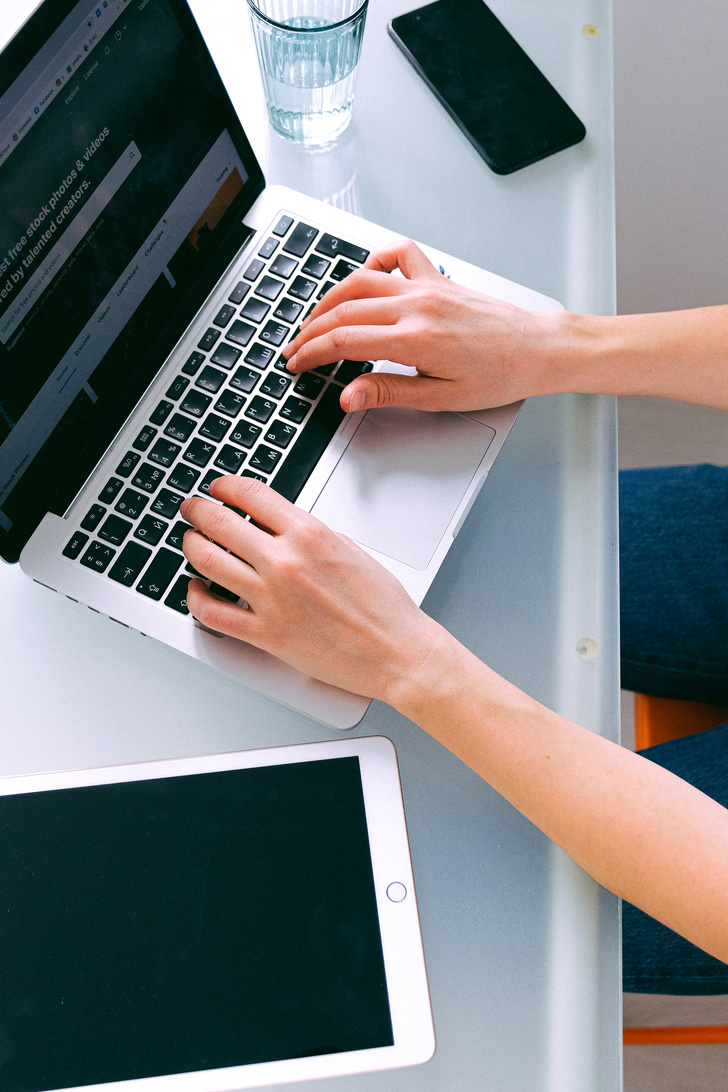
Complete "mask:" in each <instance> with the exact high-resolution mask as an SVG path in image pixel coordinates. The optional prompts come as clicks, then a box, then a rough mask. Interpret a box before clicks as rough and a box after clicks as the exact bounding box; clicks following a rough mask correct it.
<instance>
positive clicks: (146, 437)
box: [131, 425, 157, 451]
mask: <svg viewBox="0 0 728 1092" xmlns="http://www.w3.org/2000/svg"><path fill="white" fill-rule="evenodd" d="M156 435H157V430H156V428H152V426H151V425H145V426H144V428H143V429H142V431H141V432H140V433H139V435H138V436H137V438H136V440H135V441H134V443H133V444H132V445H131V446H132V447H135V448H136V449H137V451H146V450H147V448H148V447H149V445H150V444H151V442H152V440H153V439H154V437H155V436H156Z"/></svg>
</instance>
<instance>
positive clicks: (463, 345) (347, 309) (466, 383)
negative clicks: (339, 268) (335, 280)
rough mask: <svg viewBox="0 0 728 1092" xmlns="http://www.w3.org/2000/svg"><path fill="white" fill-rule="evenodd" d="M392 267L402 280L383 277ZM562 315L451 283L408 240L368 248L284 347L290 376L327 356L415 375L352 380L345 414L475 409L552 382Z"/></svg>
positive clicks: (551, 386) (541, 390) (545, 388)
mask: <svg viewBox="0 0 728 1092" xmlns="http://www.w3.org/2000/svg"><path fill="white" fill-rule="evenodd" d="M394 269H399V270H400V272H401V273H402V274H403V276H401V277H391V276H388V272H389V271H390V270H394ZM563 316H564V312H560V311H554V312H543V311H526V310H523V309H522V308H519V307H516V306H514V305H513V304H511V303H506V302H504V301H503V300H499V299H495V298H493V297H490V296H486V295H483V294H482V293H480V292H474V291H472V290H471V289H468V288H463V287H462V286H461V285H457V284H453V283H452V282H451V281H449V280H447V278H446V277H443V275H442V274H441V273H439V272H438V271H437V270H436V269H435V267H434V266H433V265H432V263H431V262H430V261H429V260H428V259H427V258H426V257H425V255H424V254H423V253H422V251H421V250H420V249H419V247H418V246H416V244H415V243H413V242H403V243H398V244H396V245H395V246H392V247H390V248H388V249H386V250H380V251H377V252H376V253H374V254H371V255H370V256H369V258H368V259H367V261H366V263H365V267H364V269H362V270H357V271H356V272H355V273H352V274H350V276H348V277H347V278H346V279H345V280H344V281H342V282H341V283H339V284H337V285H335V286H334V287H333V288H331V289H329V291H328V292H327V293H326V295H325V296H324V297H323V299H322V300H321V301H320V302H319V303H318V304H317V306H316V308H315V309H314V311H313V312H312V313H311V315H310V316H309V318H308V319H307V320H306V321H305V322H304V323H303V324H302V328H301V331H300V333H299V334H298V335H297V337H296V338H295V339H294V340H293V341H292V342H291V344H290V345H289V346H287V347H286V348H285V349H284V350H283V352H284V355H285V356H286V357H287V359H288V367H289V370H290V371H293V372H304V371H308V370H310V369H311V368H316V367H319V366H321V365H323V364H330V363H332V362H333V361H335V360H342V359H348V360H391V361H394V362H396V363H398V364H403V365H405V366H409V367H413V368H416V369H417V373H418V374H417V375H416V376H407V375H400V374H395V373H391V372H389V373H388V372H377V373H370V374H368V375H363V376H360V377H359V378H357V379H355V380H354V381H353V382H352V383H350V384H349V385H348V386H347V387H346V388H345V389H344V392H343V394H342V397H341V405H342V407H343V408H344V409H345V410H347V411H354V410H362V409H369V408H371V407H374V406H389V405H397V406H409V407H414V408H416V409H425V410H461V411H464V410H474V409H485V408H487V407H490V406H502V405H507V404H508V403H510V402H514V401H517V400H518V399H520V398H524V397H527V396H528V395H534V394H545V393H550V392H551V391H553V390H556V389H564V388H563V387H560V385H559V383H558V381H557V380H556V378H555V373H556V371H557V370H558V365H559V362H560V361H561V358H562V355H563V353H562V351H561V350H562V349H563V342H564V337H565V334H564V330H563V326H564V322H563Z"/></svg>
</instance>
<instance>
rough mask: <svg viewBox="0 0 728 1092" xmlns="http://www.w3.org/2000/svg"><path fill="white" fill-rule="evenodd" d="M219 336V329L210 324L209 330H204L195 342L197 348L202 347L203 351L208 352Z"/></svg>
mask: <svg viewBox="0 0 728 1092" xmlns="http://www.w3.org/2000/svg"><path fill="white" fill-rule="evenodd" d="M219 337H220V331H219V330H215V329H214V327H212V326H211V327H210V328H209V330H206V331H205V333H204V334H203V335H202V337H201V338H200V340H199V341H198V342H197V348H198V349H202V351H203V353H209V351H210V349H212V348H213V346H214V345H215V344H216V342H217V339H218V338H219Z"/></svg>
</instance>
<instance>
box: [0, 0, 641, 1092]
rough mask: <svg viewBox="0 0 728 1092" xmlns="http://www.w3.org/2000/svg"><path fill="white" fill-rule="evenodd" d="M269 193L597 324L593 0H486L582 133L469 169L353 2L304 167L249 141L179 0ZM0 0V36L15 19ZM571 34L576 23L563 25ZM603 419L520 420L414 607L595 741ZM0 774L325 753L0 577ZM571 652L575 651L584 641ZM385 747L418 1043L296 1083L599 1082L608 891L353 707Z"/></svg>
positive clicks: (393, 727) (483, 792)
mask: <svg viewBox="0 0 728 1092" xmlns="http://www.w3.org/2000/svg"><path fill="white" fill-rule="evenodd" d="M191 6H192V8H193V10H194V12H195V14H196V16H197V18H198V21H199V23H200V25H201V27H202V29H203V31H204V33H205V36H206V38H207V40H208V43H209V46H210V49H211V51H212V53H213V56H214V57H215V60H216V62H217V64H218V67H219V69H220V72H221V74H222V76H223V78H224V80H225V82H226V84H227V85H228V88H229V91H230V94H231V97H232V99H233V101H234V103H235V105H236V108H237V110H238V112H239V114H240V116H241V118H242V120H243V124H244V125H245V127H246V130H247V131H248V133H249V136H250V138H251V141H252V143H253V146H254V148H255V150H256V153H257V154H258V156H259V158H260V159H261V162H262V164H263V167H264V170H265V173H266V177H267V179H268V181H269V182H280V183H284V184H286V185H288V186H292V187H293V188H296V189H300V190H302V191H304V192H306V193H309V194H311V195H312V196H315V197H319V198H323V199H324V200H327V201H330V202H331V203H333V204H336V205H340V206H341V207H344V208H346V209H348V210H349V211H352V212H355V213H358V214H360V215H363V216H364V217H366V218H367V219H369V220H374V221H377V222H379V223H381V224H383V225H385V226H386V227H389V228H392V229H394V230H396V231H398V232H401V233H402V234H404V235H410V236H412V237H414V238H415V239H419V240H421V241H422V242H425V243H428V244H431V245H433V246H436V247H439V248H441V249H442V250H443V251H446V252H449V253H451V254H455V255H457V256H458V257H461V258H464V259H466V260H468V261H470V262H473V263H475V264H478V265H482V266H484V267H486V268H489V269H492V270H493V271H494V272H496V273H499V274H501V275H503V276H506V277H509V278H511V279H513V280H517V281H520V282H522V283H524V284H526V285H528V286H529V287H531V288H534V289H537V290H539V291H540V292H543V293H545V294H547V295H549V296H552V297H555V298H556V299H559V300H561V302H562V303H563V304H564V305H565V306H566V307H568V308H570V309H573V310H581V311H593V312H600V313H603V314H608V313H610V312H612V311H613V309H614V303H615V295H614V213H613V170H612V169H613V134H612V83H611V80H612V57H611V50H612V32H611V3H610V0H590V2H589V3H587V2H586V0H492V3H491V5H490V6H491V7H492V8H493V10H494V11H495V13H496V14H497V15H498V16H499V18H501V19H502V21H503V22H504V23H505V24H506V26H507V27H508V28H509V29H510V30H511V32H512V33H513V34H514V35H515V37H516V38H517V39H518V41H519V42H520V43H521V45H523V47H524V48H525V49H526V50H527V52H528V53H529V54H530V55H531V57H532V58H533V59H534V61H535V62H536V63H537V64H538V66H539V67H540V68H541V69H542V71H543V72H544V73H545V74H546V75H547V77H548V78H549V79H550V80H551V82H552V83H554V84H555V86H556V87H557V89H558V90H559V91H560V92H561V93H562V94H563V95H564V97H565V98H566V99H567V101H568V102H569V103H570V105H571V106H572V107H573V108H574V110H575V111H576V113H577V114H578V115H579V116H580V117H581V119H582V120H583V121H584V123H585V125H586V128H587V138H586V140H585V141H584V143H583V144H581V145H579V146H577V147H575V148H571V149H569V150H567V151H566V152H562V153H560V154H558V155H556V156H553V157H551V158H550V159H547V160H545V161H543V162H541V163H538V164H535V165H533V166H531V167H528V168H526V169H524V170H522V171H519V172H517V173H515V174H513V175H509V176H504V177H500V176H497V175H495V174H493V173H491V172H490V170H489V169H488V168H487V166H486V165H485V164H484V163H483V161H482V160H481V159H480V158H479V156H478V155H477V153H476V152H475V150H474V149H473V148H472V147H471V145H470V144H469V143H468V141H467V140H466V139H465V137H463V136H462V134H461V133H460V132H459V130H458V129H457V128H456V127H455V125H454V124H453V123H452V122H451V121H450V119H449V118H448V116H447V115H446V113H445V111H444V110H443V109H442V107H440V106H439V104H438V103H437V102H436V101H435V100H434V99H433V98H432V96H431V94H430V93H429V92H428V91H427V89H426V88H425V86H424V84H422V83H421V81H420V80H419V77H418V76H417V75H416V74H415V72H414V71H413V70H412V69H411V68H410V67H409V66H408V63H407V62H406V60H405V59H404V57H403V56H402V55H401V54H400V52H399V51H398V49H397V48H396V46H395V45H394V43H393V42H392V41H391V40H390V39H389V37H388V35H387V32H386V25H387V23H388V21H389V20H390V19H391V18H392V17H393V16H395V15H398V14H401V13H402V12H403V11H406V10H408V8H409V7H412V6H414V5H413V4H411V3H410V4H406V3H403V2H402V0H370V10H369V15H368V22H367V28H366V35H365V42H364V47H363V53H362V60H361V67H360V73H359V83H358V89H357V95H356V101H355V106H354V120H353V122H352V125H351V127H350V129H349V130H348V132H347V133H346V134H345V135H344V136H343V137H342V138H341V139H340V140H339V142H338V143H337V144H336V145H334V146H332V147H330V148H327V149H323V150H321V151H318V152H308V151H306V150H305V149H302V148H298V147H296V146H293V145H290V144H287V143H286V142H284V141H283V140H282V139H281V138H279V137H278V136H277V135H276V134H274V133H273V131H272V130H271V129H270V128H269V126H268V124H267V120H266V115H265V107H264V103H263V98H262V91H261V86H260V80H259V76H258V71H257V63H256V59H255V53H254V49H253V45H252V41H251V38H250V32H249V27H248V23H247V13H246V11H245V10H244V6H245V5H244V0H193V3H192V4H191ZM32 7H33V3H32V2H29V0H3V3H2V5H0V41H1V42H4V41H5V40H6V39H7V38H8V37H9V35H10V34H11V33H12V32H13V31H14V30H15V28H16V27H17V26H18V25H19V24H20V22H22V20H23V19H24V18H25V17H26V16H27V14H28V13H29V12H30V10H32ZM586 25H588V26H590V27H592V28H593V27H596V28H597V31H598V33H596V34H595V33H594V31H593V30H592V31H591V32H587V33H585V32H584V29H583V28H584V27H585V26H586ZM616 533H617V509H616V409H615V406H614V403H613V402H612V400H610V399H604V398H595V397H590V396H577V395H566V396H555V397H548V398H541V399H532V400H531V401H529V402H527V404H526V405H525V407H524V409H523V411H522V413H521V415H520V417H519V419H518V421H517V422H516V425H515V427H514V429H513V431H512V433H511V435H510V437H509V439H508V441H507V443H506V446H505V448H504V450H503V452H502V453H501V455H500V456H499V458H498V460H497V462H496V464H495V466H494V468H493V470H492V472H491V474H490V477H489V479H488V481H487V483H486V486H485V488H484V489H483V491H482V493H481V494H480V497H479V498H478V501H477V502H476V504H475V506H474V508H473V510H472V512H471V514H470V516H469V517H468V519H467V521H466V523H465V525H464V527H463V529H462V531H461V532H460V534H459V536H458V538H457V540H456V542H455V544H454V546H453V548H452V550H451V551H450V554H449V555H448V558H447V560H446V563H445V565H444V567H443V569H442V571H441V572H440V574H439V576H438V578H437V580H436V581H435V584H434V585H433V588H432V590H431V592H430V593H429V595H428V596H427V598H426V600H425V603H424V607H425V609H426V610H427V611H428V612H429V613H431V614H433V615H434V616H435V617H436V618H438V619H439V620H440V621H441V622H442V623H443V624H444V625H446V626H447V627H448V628H449V629H450V630H451V631H452V632H453V633H455V634H456V635H457V636H458V637H459V638H460V639H461V640H462V641H463V642H464V643H465V644H466V645H467V646H468V647H469V648H471V649H472V650H473V651H474V652H475V653H476V654H477V655H479V656H480V657H482V658H483V659H484V660H485V661H486V662H487V663H489V664H490V665H491V667H493V668H494V669H495V670H497V671H499V672H501V673H502V674H503V675H505V676H506V677H507V678H509V679H510V680H511V681H513V682H514V683H516V684H517V685H519V686H520V687H522V688H523V689H524V690H526V691H528V693H530V694H532V695H533V696H534V697H536V698H538V699H539V700H540V701H543V702H545V703H546V704H547V705H549V706H551V707H553V708H554V709H557V710H558V711H559V712H561V713H563V714H564V715H566V716H569V717H570V718H572V719H574V720H576V721H578V722H579V723H581V724H584V725H585V726H586V727H588V728H589V729H591V730H593V731H596V732H599V733H601V734H603V735H605V736H608V737H609V738H612V739H616V738H617V735H618V730H619V728H618V717H619V713H618V705H619V702H618V698H619V690H618V666H619V665H618V610H617V563H616ZM0 612H1V614H0V616H1V617H2V623H3V624H2V628H1V629H0V665H2V666H1V667H0V709H1V710H2V714H1V715H0V775H10V774H22V773H29V772H36V771H40V770H55V769H64V768H70V767H79V766H92V765H93V766H95V765H102V764H107V763H118V762H131V761H139V760H145V759H155V758H167V757H172V756H178V755H179V756H181V755H194V754H202V753H210V752H217V751H226V750H237V749H245V748H249V747H260V746H266V745H276V744H286V743H297V742H304V741H310V740H316V739H324V738H330V737H333V736H334V735H335V733H334V732H330V731H327V730H326V729H324V728H322V727H321V726H320V725H318V724H316V723H314V722H312V721H310V720H307V719H306V718H304V717H301V716H298V715H296V714H295V713H293V712H291V711H289V710H286V709H283V708H282V707H280V706H278V705H276V704H275V703H272V702H270V701H267V700H265V699H263V698H259V697H256V696H255V695H253V694H251V693H250V692H248V691H246V690H243V689H242V688H241V687H239V686H238V685H236V684H235V683H233V682H231V681H230V680H227V679H223V678H220V677H218V676H217V675H215V674H213V673H212V672H211V671H210V670H209V669H207V668H205V667H204V666H202V665H201V664H198V663H196V662H193V661H190V660H188V659H187V658H186V657H184V656H182V655H181V654H179V653H177V652H174V651H172V650H170V649H168V648H166V647H163V646H162V645H159V644H157V643H155V642H153V641H151V640H149V639H148V638H145V637H143V636H142V635H141V634H139V633H136V632H133V631H131V630H128V629H126V628H124V627H122V626H120V625H118V624H115V623H114V622H112V621H110V620H109V619H107V618H104V617H102V616H100V615H98V614H95V613H93V612H91V611H90V610H88V609H87V608H85V607H83V606H80V605H79V604H77V603H74V602H71V601H70V600H68V599H65V598H62V597H61V596H60V595H56V594H53V593H52V592H50V591H48V590H47V589H45V588H43V587H40V586H38V585H35V584H33V583H32V582H31V581H30V580H28V578H27V577H25V576H23V574H22V573H21V572H20V570H19V568H18V567H17V566H14V567H8V566H2V567H0ZM585 639H589V640H586V641H585ZM355 732H357V733H360V734H376V733H381V734H384V735H387V736H389V737H390V738H391V739H392V740H393V741H394V742H395V745H396V747H397V751H398V754H399V760H400V766H401V773H402V783H403V789H404V798H405V807H406V811H407V819H408V825H409V832H410V839H411V846H412V856H413V862H414V869H415V878H416V881H417V891H418V898H419V904H420V912H421V920H422V928H423V937H424V944H425V952H426V957H427V965H428V972H429V977H430V987H431V993H432V1002H433V1010H434V1018H435V1028H436V1034H437V1043H438V1045H437V1051H436V1053H435V1055H434V1058H433V1059H432V1060H431V1061H430V1062H428V1063H427V1064H426V1065H424V1066H419V1067H416V1068H410V1069H404V1070H397V1071H391V1072H383V1073H376V1074H369V1075H365V1076H359V1077H352V1078H346V1079H340V1080H339V1079H332V1080H327V1081H318V1082H316V1081H315V1082H312V1083H309V1084H307V1085H306V1086H305V1087H306V1088H310V1089H311V1092H319V1090H320V1092H344V1090H348V1089H351V1092H368V1090H370V1089H371V1090H374V1089H376V1090H377V1092H395V1090H396V1092H400V1090H401V1092H404V1090H412V1092H455V1090H457V1092H476V1090H477V1092H485V1090H493V1092H617V1090H618V1089H619V1088H620V1085H621V1076H620V1073H621V1047H620V1040H621V1025H620V1020H621V971H620V957H619V920H618V907H617V901H616V899H614V898H613V897H612V896H611V895H608V894H607V893H606V892H604V891H603V890H602V889H601V888H600V887H599V886H598V885H597V884H595V883H594V882H593V881H592V880H591V879H589V878H588V877H587V876H586V875H585V874H584V873H583V872H582V871H581V870H580V869H579V868H578V867H577V866H576V865H574V864H573V863H572V862H571V861H570V860H569V859H568V858H567V857H566V856H565V855H564V854H563V853H562V852H561V851H560V850H558V849H557V848H555V847H554V846H553V845H552V844H551V843H550V842H549V841H548V839H546V838H545V837H544V836H543V835H542V834H541V833H540V832H539V831H538V830H536V829H535V828H534V827H533V826H532V825H531V824H530V823H529V822H528V821H527V820H525V819H524V818H523V817H522V816H521V815H520V814H519V813H518V812H516V811H515V809H513V808H512V807H511V806H510V805H509V804H507V803H506V802H505V801H504V800H503V799H502V798H501V797H499V796H498V794H496V793H495V792H494V791H493V790H492V789H490V787H489V786H488V785H486V784H485V783H483V782H482V781H481V780H479V779H478V778H477V777H476V776H475V775H474V774H473V773H472V772H471V771H470V770H468V769H467V768H466V767H465V766H463V765H462V764H461V763H460V762H459V761H458V760H456V759H455V758H453V757H452V755H450V754H449V753H448V752H447V751H446V750H445V749H444V748H442V747H441V746H440V745H439V744H437V743H436V742H434V741H433V740H432V739H431V738H430V737H429V736H427V735H425V734H424V733H423V732H421V731H420V729H418V728H417V727H415V726H414V725H413V724H412V723H410V722H409V721H407V720H405V718H403V717H401V716H399V715H398V714H396V713H394V712H392V710H390V709H388V708H387V707H385V706H382V705H381V704H379V703H376V702H375V703H374V704H373V705H372V706H371V708H370V710H369V712H368V713H367V715H366V717H365V718H364V720H363V721H362V723H361V724H360V725H359V727H358V728H356V729H355Z"/></svg>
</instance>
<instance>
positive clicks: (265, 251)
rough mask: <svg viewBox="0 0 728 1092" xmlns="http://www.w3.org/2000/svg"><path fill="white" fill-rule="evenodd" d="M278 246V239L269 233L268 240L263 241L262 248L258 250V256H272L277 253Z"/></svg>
mask: <svg viewBox="0 0 728 1092" xmlns="http://www.w3.org/2000/svg"><path fill="white" fill-rule="evenodd" d="M277 246H278V240H277V239H272V238H271V236H270V235H269V236H268V238H267V239H266V241H265V242H264V243H263V245H262V247H261V248H260V250H259V251H258V257H259V258H270V257H271V256H272V255H273V254H275V251H276V247H277Z"/></svg>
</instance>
